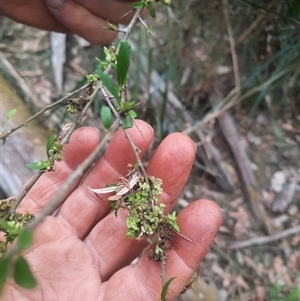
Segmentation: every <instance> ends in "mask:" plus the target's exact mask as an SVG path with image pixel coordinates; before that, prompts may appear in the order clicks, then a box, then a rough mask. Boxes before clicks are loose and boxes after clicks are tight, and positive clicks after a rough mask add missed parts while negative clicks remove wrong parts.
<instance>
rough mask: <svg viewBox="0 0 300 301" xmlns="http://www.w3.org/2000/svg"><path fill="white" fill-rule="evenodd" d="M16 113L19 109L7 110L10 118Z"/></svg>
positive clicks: (7, 115)
mask: <svg viewBox="0 0 300 301" xmlns="http://www.w3.org/2000/svg"><path fill="white" fill-rule="evenodd" d="M16 113H17V109H11V110H10V111H8V112H7V114H6V117H7V118H9V119H10V118H12V117H13V116H14V115H15V114H16Z"/></svg>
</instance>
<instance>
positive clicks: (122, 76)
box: [117, 41, 131, 88]
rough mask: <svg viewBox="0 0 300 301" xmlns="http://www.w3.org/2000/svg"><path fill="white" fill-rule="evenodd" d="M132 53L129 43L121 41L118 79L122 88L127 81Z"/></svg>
mask: <svg viewBox="0 0 300 301" xmlns="http://www.w3.org/2000/svg"><path fill="white" fill-rule="evenodd" d="M130 52H131V47H130V45H129V43H128V42H126V41H121V42H120V48H119V52H118V54H117V77H118V83H119V87H120V88H122V87H123V85H124V83H125V80H126V76H127V72H128V68H129V64H130Z"/></svg>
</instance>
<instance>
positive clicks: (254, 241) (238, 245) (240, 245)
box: [229, 225, 300, 250]
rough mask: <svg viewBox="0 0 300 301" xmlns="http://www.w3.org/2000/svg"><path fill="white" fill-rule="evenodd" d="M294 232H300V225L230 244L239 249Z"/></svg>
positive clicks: (234, 248)
mask: <svg viewBox="0 0 300 301" xmlns="http://www.w3.org/2000/svg"><path fill="white" fill-rule="evenodd" d="M294 234H300V225H298V226H295V227H293V228H290V229H287V230H284V231H282V232H279V233H276V234H273V235H270V236H261V237H254V238H251V239H248V240H245V241H238V242H234V243H232V244H231V245H230V246H229V249H231V250H237V249H242V248H246V247H250V246H254V245H263V244H267V243H270V242H273V241H276V240H279V239H282V238H284V237H287V236H289V235H294Z"/></svg>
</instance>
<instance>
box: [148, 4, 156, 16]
mask: <svg viewBox="0 0 300 301" xmlns="http://www.w3.org/2000/svg"><path fill="white" fill-rule="evenodd" d="M149 14H150V16H151V17H152V18H155V17H156V13H155V9H154V6H153V4H152V3H151V4H150V5H149Z"/></svg>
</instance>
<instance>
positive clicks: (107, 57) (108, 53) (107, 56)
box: [103, 47, 111, 61]
mask: <svg viewBox="0 0 300 301" xmlns="http://www.w3.org/2000/svg"><path fill="white" fill-rule="evenodd" d="M103 51H104V54H105V58H106V60H107V61H110V60H111V54H110V52H109V50H108V49H107V47H104V48H103Z"/></svg>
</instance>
